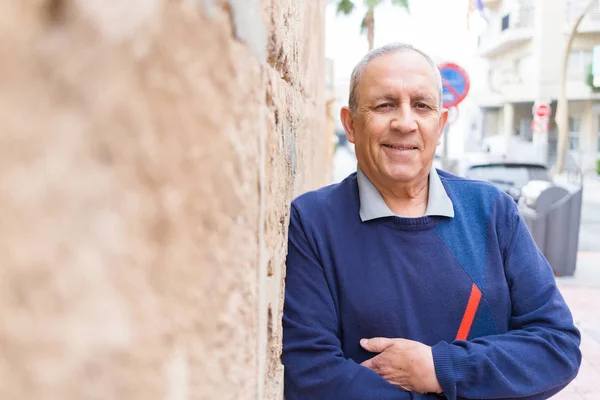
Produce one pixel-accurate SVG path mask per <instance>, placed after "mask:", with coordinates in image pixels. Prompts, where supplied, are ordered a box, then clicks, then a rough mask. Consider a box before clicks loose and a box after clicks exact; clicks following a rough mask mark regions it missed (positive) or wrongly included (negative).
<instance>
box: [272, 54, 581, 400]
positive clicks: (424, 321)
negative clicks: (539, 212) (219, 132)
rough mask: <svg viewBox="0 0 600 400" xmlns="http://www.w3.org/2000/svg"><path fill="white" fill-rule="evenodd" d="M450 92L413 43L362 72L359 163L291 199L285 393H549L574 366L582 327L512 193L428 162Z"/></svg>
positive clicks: (348, 115)
mask: <svg viewBox="0 0 600 400" xmlns="http://www.w3.org/2000/svg"><path fill="white" fill-rule="evenodd" d="M441 96H442V82H441V77H440V74H439V71H438V70H437V68H436V66H435V64H434V63H433V61H432V60H431V58H430V57H428V56H427V55H425V54H424V53H422V52H420V51H419V50H416V49H414V48H413V47H411V46H408V45H405V44H391V45H388V46H385V47H383V48H380V49H376V50H373V51H372V52H370V53H369V54H367V55H366V56H365V57H364V58H363V60H361V62H360V63H359V64H358V65H357V66H356V67H355V69H354V71H353V73H352V78H351V84H350V98H349V105H348V107H344V108H343V109H342V111H341V119H342V122H343V124H344V127H345V130H346V134H347V136H348V139H349V140H350V141H351V142H352V143H354V144H355V148H356V156H357V159H358V166H359V168H358V171H357V173H354V174H352V175H350V176H349V177H348V178H346V179H345V180H344V181H342V182H340V183H339V184H336V185H332V186H328V187H325V188H322V189H320V190H317V191H314V192H310V193H306V194H304V195H302V196H300V197H299V198H297V199H296V200H294V202H293V203H292V207H291V216H290V228H289V244H288V258H287V276H286V292H285V293H286V294H285V296H286V297H285V308H284V317H283V329H284V332H283V355H282V359H283V363H284V365H285V395H286V399H287V400H295V399H313V400H315V399H316V400H319V399H323V400H325V399H327V400H330V399H344V400H352V399H357V400H358V399H361V400H369V399H379V400H387V399H390V400H392V399H399V400H402V399H426V398H432V399H433V398H448V399H457V398H458V399H462V398H467V399H505V398H519V399H545V398H548V397H550V396H552V395H554V394H556V393H557V392H558V391H560V390H561V389H562V388H564V387H565V386H566V385H567V384H568V383H569V382H570V381H571V380H572V379H573V378H574V377H575V376H576V375H577V372H578V369H579V364H580V362H581V354H580V351H579V343H580V336H579V332H578V330H577V328H576V327H575V326H574V325H573V319H572V317H571V313H570V311H569V309H568V307H567V305H566V304H565V302H564V300H563V298H562V296H561V295H560V293H559V291H558V289H557V287H556V283H555V281H554V276H553V274H552V270H551V268H550V266H549V265H548V263H547V262H546V260H545V259H544V257H543V255H542V254H541V253H540V252H539V250H538V249H537V247H536V245H535V243H534V242H533V240H532V238H531V236H530V234H529V232H528V230H527V227H526V225H525V223H524V221H523V219H522V218H521V217H520V215H519V213H518V210H517V209H516V207H515V204H514V201H513V200H512V199H511V198H510V197H508V196H507V195H505V194H503V193H501V192H500V191H498V190H497V189H496V188H494V187H493V186H491V185H488V184H486V183H483V182H476V181H468V180H464V179H460V178H458V177H455V176H453V175H451V174H449V173H446V172H444V171H437V170H436V169H434V168H432V162H433V158H434V154H435V149H436V147H437V146H438V144H439V141H440V137H441V134H442V131H443V128H444V125H445V123H446V119H447V111H446V110H444V109H443V108H442V101H441V99H442V97H441Z"/></svg>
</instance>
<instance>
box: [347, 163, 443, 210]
mask: <svg viewBox="0 0 600 400" xmlns="http://www.w3.org/2000/svg"><path fill="white" fill-rule="evenodd" d="M356 176H357V180H358V195H359V198H360V219H361V221H362V222H365V221H369V220H372V219H376V218H383V217H398V216H399V215H396V214H394V213H393V212H392V210H390V208H389V207H388V205H387V204H385V201H384V200H383V197H381V194H380V193H379V190H377V188H376V187H375V185H373V183H372V182H371V181H370V180H369V178H367V176H366V175H365V174H364V172H362V170H361V169H360V168H357V171H356ZM425 215H426V216H432V215H438V216H442V217H450V218H454V206H453V205H452V200H450V197H448V193H446V189H445V188H444V184H443V183H442V180H441V179H440V176H439V175H438V173H437V170H436V169H435V168H433V167H432V168H431V170H430V171H429V200H428V202H427V209H426V210H425Z"/></svg>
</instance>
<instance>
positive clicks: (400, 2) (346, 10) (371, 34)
mask: <svg viewBox="0 0 600 400" xmlns="http://www.w3.org/2000/svg"><path fill="white" fill-rule="evenodd" d="M336 1H337V13H338V14H344V15H348V14H350V13H351V12H352V11H353V10H354V6H355V4H354V1H353V0H336ZM384 1H386V0H363V3H364V5H365V7H366V8H367V12H366V14H365V16H364V17H363V20H362V23H361V24H360V33H365V31H366V33H367V40H368V41H369V51H370V50H373V42H374V40H375V14H374V11H375V8H376V7H377V6H378V5H380V4H382V3H383V2H384ZM389 1H390V2H391V3H392V4H393V5H396V6H399V7H402V8H404V9H405V10H406V11H407V12H410V9H409V8H408V0H389Z"/></svg>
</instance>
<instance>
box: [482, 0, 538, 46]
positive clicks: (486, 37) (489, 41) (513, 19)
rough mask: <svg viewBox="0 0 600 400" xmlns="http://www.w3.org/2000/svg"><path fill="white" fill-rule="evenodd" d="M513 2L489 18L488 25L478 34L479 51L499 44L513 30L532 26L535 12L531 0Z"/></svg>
mask: <svg viewBox="0 0 600 400" xmlns="http://www.w3.org/2000/svg"><path fill="white" fill-rule="evenodd" d="M513 4H514V5H513V7H512V8H511V9H509V10H505V11H504V12H502V13H498V14H496V15H493V16H492V17H491V18H490V21H489V23H488V26H487V27H486V29H485V30H484V31H483V32H482V33H481V35H480V36H479V49H480V50H481V51H484V52H488V51H490V50H492V49H493V48H494V47H495V45H501V44H502V43H503V40H502V39H503V37H504V36H507V35H508V36H510V35H511V33H513V32H516V31H519V30H524V29H532V28H533V23H534V12H535V7H534V5H533V0H521V1H516V2H514V3H513ZM517 36H518V35H517ZM515 38H517V37H515Z"/></svg>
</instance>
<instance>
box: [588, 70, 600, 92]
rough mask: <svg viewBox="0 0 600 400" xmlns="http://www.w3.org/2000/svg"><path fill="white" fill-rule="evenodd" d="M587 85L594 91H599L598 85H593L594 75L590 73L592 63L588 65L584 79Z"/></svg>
mask: <svg viewBox="0 0 600 400" xmlns="http://www.w3.org/2000/svg"><path fill="white" fill-rule="evenodd" d="M585 81H586V83H587V84H588V86H589V87H590V88H591V89H592V92H594V93H600V87H594V75H592V64H590V65H589V66H588V71H587V75H586V79H585Z"/></svg>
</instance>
